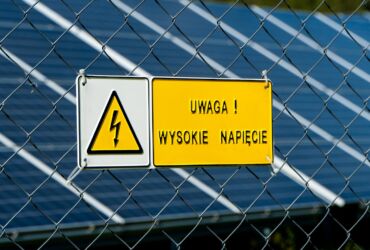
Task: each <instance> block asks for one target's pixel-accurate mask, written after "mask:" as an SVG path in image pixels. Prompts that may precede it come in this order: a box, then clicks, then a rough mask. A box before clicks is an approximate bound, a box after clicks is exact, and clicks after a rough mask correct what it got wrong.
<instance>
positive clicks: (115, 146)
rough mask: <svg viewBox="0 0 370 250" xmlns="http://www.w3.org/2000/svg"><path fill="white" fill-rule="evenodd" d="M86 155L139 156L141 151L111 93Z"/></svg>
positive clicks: (126, 119)
mask: <svg viewBox="0 0 370 250" xmlns="http://www.w3.org/2000/svg"><path fill="white" fill-rule="evenodd" d="M87 153H88V154H141V153H143V149H142V147H141V145H140V143H139V140H138V139H137V137H136V134H135V131H134V129H133V128H132V126H131V124H130V121H129V119H128V117H127V115H126V112H125V110H124V108H123V106H122V104H121V102H120V100H119V98H118V95H117V93H116V91H113V92H112V94H111V96H110V98H109V100H108V103H107V105H106V107H105V110H104V112H103V115H102V117H101V119H100V121H99V123H98V126H97V128H96V130H95V133H94V135H93V138H92V140H91V142H90V144H89V147H88V149H87Z"/></svg>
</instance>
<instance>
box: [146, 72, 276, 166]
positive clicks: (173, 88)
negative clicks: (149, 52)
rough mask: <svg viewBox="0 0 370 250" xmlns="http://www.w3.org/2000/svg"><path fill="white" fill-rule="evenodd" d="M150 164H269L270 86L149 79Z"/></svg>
mask: <svg viewBox="0 0 370 250" xmlns="http://www.w3.org/2000/svg"><path fill="white" fill-rule="evenodd" d="M152 91H153V99H152V100H153V152H154V165H155V166H175V165H177V166H184V165H202V166H204V165H239V164H270V163H271V162H272V161H273V140H272V138H273V137H272V85H271V82H269V81H267V82H265V81H259V80H226V79H217V80H215V79H181V78H180V79H170V78H154V79H153V82H152Z"/></svg>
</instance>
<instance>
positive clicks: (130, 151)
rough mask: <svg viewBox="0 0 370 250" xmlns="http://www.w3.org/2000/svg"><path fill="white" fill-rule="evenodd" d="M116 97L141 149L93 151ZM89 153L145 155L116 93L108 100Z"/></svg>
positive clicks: (90, 144) (88, 150)
mask: <svg viewBox="0 0 370 250" xmlns="http://www.w3.org/2000/svg"><path fill="white" fill-rule="evenodd" d="M114 97H115V98H116V99H117V102H118V105H119V106H120V108H121V110H122V113H123V116H124V117H125V119H126V122H127V124H128V126H129V128H130V130H131V132H132V135H133V136H134V138H135V141H136V143H137V145H138V147H139V149H135V150H91V149H92V147H93V145H94V143H95V140H96V138H97V136H98V134H99V131H100V128H101V126H102V125H103V122H104V120H105V117H106V115H107V113H108V108H109V107H110V105H111V103H112V102H113V99H114ZM87 153H88V154H142V153H143V148H142V147H141V144H140V142H139V140H138V138H137V136H136V134H135V131H134V129H133V127H132V125H131V123H130V120H129V119H128V117H127V115H126V112H125V109H124V108H123V106H122V104H121V101H120V99H119V98H118V94H117V92H116V91H112V94H111V96H110V97H109V100H108V103H107V104H106V105H105V108H104V112H103V115H102V117H101V118H100V121H99V123H98V126H97V128H96V129H95V132H94V135H93V137H92V139H91V142H90V143H89V146H88V148H87Z"/></svg>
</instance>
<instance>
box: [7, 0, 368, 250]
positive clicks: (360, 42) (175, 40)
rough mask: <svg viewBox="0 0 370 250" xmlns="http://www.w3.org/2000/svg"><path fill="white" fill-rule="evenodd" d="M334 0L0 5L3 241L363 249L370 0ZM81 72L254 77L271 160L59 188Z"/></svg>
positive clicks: (105, 177) (85, 180) (111, 177)
mask: <svg viewBox="0 0 370 250" xmlns="http://www.w3.org/2000/svg"><path fill="white" fill-rule="evenodd" d="M298 5H299V4H298ZM338 5H341V3H337V2H333V1H325V0H323V1H314V2H313V3H310V5H309V6H308V7H306V9H305V10H300V9H297V8H296V6H297V3H296V2H292V1H276V2H275V3H273V4H271V3H270V5H269V6H270V7H260V6H256V5H252V4H250V3H249V2H248V1H231V2H228V3H215V2H208V1H189V0H179V1H175V0H173V1H170V0H165V1H159V0H155V1H149V0H142V1H133V0H132V1H131V0H130V1H123V0H110V1H103V0H90V1H71V0H60V1H52V0H48V1H46V0H45V1H41V0H40V1H36V0H1V1H0V62H1V64H0V65H1V67H0V81H1V83H0V88H1V91H0V101H1V102H0V103H1V105H0V116H1V118H0V150H1V154H0V164H1V165H0V186H1V188H0V190H1V192H0V200H1V202H0V229H1V232H0V242H1V244H2V246H3V247H4V248H19V249H28V248H63V249H69V248H70V249H87V248H91V249H95V248H103V247H106V246H116V247H123V248H128V249H134V248H149V247H151V248H152V247H155V248H178V249H180V248H185V249H187V248H201V247H202V248H203V247H209V248H216V249H218V248H222V249H224V248H229V249H230V248H231V249H233V248H251V249H265V248H267V249H288V248H290V249H296V248H305V249H311V248H314V249H321V248H330V249H331V248H344V249H365V248H369V247H370V243H369V239H367V238H366V232H367V229H368V226H369V203H368V199H369V197H370V188H369V187H368V186H369V185H368V180H369V177H370V170H369V167H370V162H369V150H370V144H369V142H370V132H369V131H370V130H369V121H370V114H369V112H370V106H369V96H370V87H369V86H370V84H369V83H370V71H369V69H370V59H369V50H370V47H369V46H370V45H369V41H370V29H369V27H370V14H369V13H368V12H367V11H366V8H368V6H369V3H368V1H353V2H352V3H351V4H348V5H346V6H345V9H342V10H341V11H346V12H345V13H344V14H343V13H342V12H340V11H338ZM80 69H84V70H85V71H86V72H88V73H90V74H101V75H137V76H150V75H163V76H192V77H198V76H201V77H213V78H241V77H243V78H262V77H265V76H267V77H269V78H270V79H271V81H272V82H273V85H274V93H273V95H274V96H273V112H274V114H273V126H274V140H275V143H274V150H275V161H274V164H272V165H271V166H267V167H260V166H258V167H257V166H238V167H211V168H202V167H197V168H176V169H172V168H163V169H162V168H157V169H123V170H96V171H82V172H81V173H80V174H79V175H78V176H77V177H76V178H75V179H74V180H73V181H72V182H71V183H68V182H67V180H66V178H67V177H68V175H69V174H70V173H71V171H72V170H73V169H74V168H75V166H76V164H77V163H76V118H75V117H76V111H75V110H76V108H75V103H76V101H75V83H74V79H75V78H76V76H77V75H78V73H79V70H80ZM220 153H222V152H220Z"/></svg>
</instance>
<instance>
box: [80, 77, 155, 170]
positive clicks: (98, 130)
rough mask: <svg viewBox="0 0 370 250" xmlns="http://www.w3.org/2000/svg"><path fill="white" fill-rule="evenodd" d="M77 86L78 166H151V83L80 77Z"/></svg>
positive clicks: (141, 79)
mask: <svg viewBox="0 0 370 250" xmlns="http://www.w3.org/2000/svg"><path fill="white" fill-rule="evenodd" d="M76 84H77V128H78V165H79V167H80V168H122V167H124V168H131V167H148V166H149V165H150V139H149V138H150V134H149V133H150V132H149V127H150V123H149V109H150V106H149V80H148V79H147V78H142V77H119V76H88V75H80V76H78V77H77V79H76Z"/></svg>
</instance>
